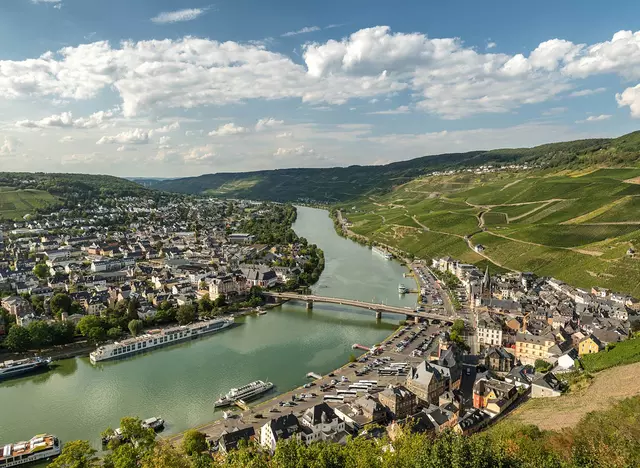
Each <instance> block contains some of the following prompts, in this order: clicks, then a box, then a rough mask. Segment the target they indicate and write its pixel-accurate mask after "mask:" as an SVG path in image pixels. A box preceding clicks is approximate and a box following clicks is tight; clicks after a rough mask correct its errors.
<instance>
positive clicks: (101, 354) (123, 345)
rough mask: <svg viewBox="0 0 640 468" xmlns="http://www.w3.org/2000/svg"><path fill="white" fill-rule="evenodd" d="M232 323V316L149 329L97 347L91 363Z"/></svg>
mask: <svg viewBox="0 0 640 468" xmlns="http://www.w3.org/2000/svg"><path fill="white" fill-rule="evenodd" d="M231 325H233V318H223V319H215V320H207V321H205V322H196V323H193V324H191V325H184V326H179V327H172V328H165V329H162V330H151V331H149V332H148V333H146V334H144V335H140V336H137V337H135V338H129V339H128V340H123V341H116V342H115V343H112V344H107V345H103V346H100V347H98V348H97V349H96V350H95V351H94V352H92V353H91V354H90V355H89V359H90V360H91V363H92V364H95V363H97V362H99V361H106V360H108V359H117V358H121V357H125V356H130V355H132V354H136V353H143V352H146V351H149V350H151V349H155V348H158V347H160V346H166V345H168V344H173V343H179V342H180V341H185V340H190V339H193V338H197V337H199V336H202V335H207V334H209V333H214V332H217V331H219V330H223V329H225V328H227V327H230V326H231Z"/></svg>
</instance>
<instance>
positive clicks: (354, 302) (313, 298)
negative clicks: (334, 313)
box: [264, 292, 452, 320]
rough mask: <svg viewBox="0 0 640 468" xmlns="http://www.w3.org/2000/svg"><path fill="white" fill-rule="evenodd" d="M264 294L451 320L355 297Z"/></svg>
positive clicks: (437, 315)
mask: <svg viewBox="0 0 640 468" xmlns="http://www.w3.org/2000/svg"><path fill="white" fill-rule="evenodd" d="M264 295H265V296H270V297H277V298H281V299H289V300H292V301H303V302H323V303H327V304H339V305H347V306H352V307H359V308H361V309H369V310H374V311H376V312H378V311H379V312H387V313H391V314H402V315H405V316H409V317H420V318H427V319H438V320H452V319H451V317H448V316H446V315H441V314H434V313H430V312H416V311H415V310H413V309H407V308H404V307H397V306H390V305H387V304H376V303H372V302H365V301H358V300H355V299H344V298H339V297H325V296H316V295H305V294H295V293H276V292H265V293H264Z"/></svg>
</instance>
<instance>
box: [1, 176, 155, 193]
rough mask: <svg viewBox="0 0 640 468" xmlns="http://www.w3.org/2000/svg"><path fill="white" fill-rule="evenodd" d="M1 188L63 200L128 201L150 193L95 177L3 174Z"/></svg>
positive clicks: (116, 179) (120, 181) (115, 179)
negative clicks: (104, 198)
mask: <svg viewBox="0 0 640 468" xmlns="http://www.w3.org/2000/svg"><path fill="white" fill-rule="evenodd" d="M0 186H7V187H12V188H13V189H15V190H20V189H32V190H42V191H45V192H49V193H50V194H52V195H56V196H60V197H62V198H69V197H73V196H75V197H76V198H86V197H92V196H106V197H126V196H139V195H141V194H144V193H149V190H148V189H146V188H144V187H142V186H141V185H139V184H137V183H135V182H132V181H130V180H126V179H122V178H120V177H114V176H109V175H92V174H67V173H57V174H56V173H44V172H0Z"/></svg>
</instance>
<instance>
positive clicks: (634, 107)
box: [616, 84, 640, 119]
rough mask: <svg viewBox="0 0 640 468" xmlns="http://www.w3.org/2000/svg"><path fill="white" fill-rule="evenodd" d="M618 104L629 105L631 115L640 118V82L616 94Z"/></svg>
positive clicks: (621, 105)
mask: <svg viewBox="0 0 640 468" xmlns="http://www.w3.org/2000/svg"><path fill="white" fill-rule="evenodd" d="M616 101H618V106H620V107H623V106H629V109H630V110H631V116H632V117H635V118H637V119H640V84H637V85H635V86H634V87H632V88H627V89H625V90H624V91H623V92H622V93H618V94H616Z"/></svg>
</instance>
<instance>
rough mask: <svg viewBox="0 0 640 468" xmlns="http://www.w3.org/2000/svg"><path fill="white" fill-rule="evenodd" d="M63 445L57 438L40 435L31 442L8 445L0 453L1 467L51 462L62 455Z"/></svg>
mask: <svg viewBox="0 0 640 468" xmlns="http://www.w3.org/2000/svg"><path fill="white" fill-rule="evenodd" d="M61 451H62V443H61V442H60V440H58V438H57V437H56V436H53V435H50V434H38V435H36V436H35V437H33V438H32V439H31V440H28V441H24V442H17V443H15V444H7V445H5V446H4V447H2V451H1V452H0V466H1V467H3V468H4V467H9V466H21V465H26V464H27V463H32V462H38V461H44V460H51V459H52V458H54V457H57V456H58V455H60V452H61Z"/></svg>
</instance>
